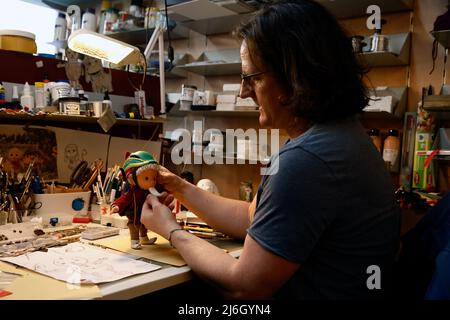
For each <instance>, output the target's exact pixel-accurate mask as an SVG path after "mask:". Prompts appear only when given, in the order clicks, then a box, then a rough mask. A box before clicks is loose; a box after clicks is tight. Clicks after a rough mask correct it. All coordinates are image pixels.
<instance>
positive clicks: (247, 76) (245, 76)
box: [241, 71, 269, 86]
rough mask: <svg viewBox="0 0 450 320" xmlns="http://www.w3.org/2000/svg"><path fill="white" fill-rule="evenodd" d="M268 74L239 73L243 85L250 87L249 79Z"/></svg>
mask: <svg viewBox="0 0 450 320" xmlns="http://www.w3.org/2000/svg"><path fill="white" fill-rule="evenodd" d="M268 72H269V71H259V72H254V73H249V74H245V73H241V80H242V82H243V84H245V85H246V86H250V82H249V80H250V79H251V78H253V77H256V76H260V75H262V74H265V73H268Z"/></svg>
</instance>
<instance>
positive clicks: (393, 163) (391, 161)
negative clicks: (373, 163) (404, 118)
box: [383, 129, 400, 172]
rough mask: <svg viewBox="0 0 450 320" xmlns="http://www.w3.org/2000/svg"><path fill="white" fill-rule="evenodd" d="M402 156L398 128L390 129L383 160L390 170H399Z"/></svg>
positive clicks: (385, 140) (384, 145) (385, 142)
mask: <svg viewBox="0 0 450 320" xmlns="http://www.w3.org/2000/svg"><path fill="white" fill-rule="evenodd" d="M399 156H400V138H399V133H398V130H395V129H391V130H389V133H388V136H387V137H386V139H384V144H383V160H384V162H385V163H386V166H387V168H388V169H389V171H393V172H397V170H398V162H399V161H398V160H399Z"/></svg>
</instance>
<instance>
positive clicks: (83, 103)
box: [78, 90, 88, 115]
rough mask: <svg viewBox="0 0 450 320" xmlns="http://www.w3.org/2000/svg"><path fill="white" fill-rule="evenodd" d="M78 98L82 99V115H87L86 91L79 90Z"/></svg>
mask: <svg viewBox="0 0 450 320" xmlns="http://www.w3.org/2000/svg"><path fill="white" fill-rule="evenodd" d="M78 97H79V98H80V114H84V115H85V114H86V113H87V102H88V98H87V97H86V96H85V95H84V90H78Z"/></svg>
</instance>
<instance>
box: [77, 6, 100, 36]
mask: <svg viewBox="0 0 450 320" xmlns="http://www.w3.org/2000/svg"><path fill="white" fill-rule="evenodd" d="M81 29H86V30H90V31H94V32H95V31H96V30H97V19H96V17H95V9H93V8H87V9H86V12H84V13H83V18H82V19H81Z"/></svg>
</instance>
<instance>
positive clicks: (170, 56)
mask: <svg viewBox="0 0 450 320" xmlns="http://www.w3.org/2000/svg"><path fill="white" fill-rule="evenodd" d="M164 11H165V14H166V27H167V42H168V47H167V57H168V59H169V62H170V69H172V67H173V60H174V55H175V53H174V50H173V48H172V41H171V39H170V28H169V14H168V13H167V0H164Z"/></svg>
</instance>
